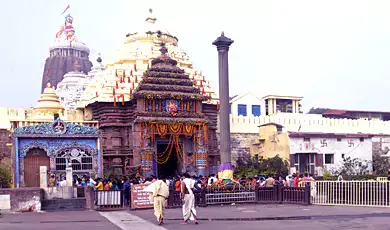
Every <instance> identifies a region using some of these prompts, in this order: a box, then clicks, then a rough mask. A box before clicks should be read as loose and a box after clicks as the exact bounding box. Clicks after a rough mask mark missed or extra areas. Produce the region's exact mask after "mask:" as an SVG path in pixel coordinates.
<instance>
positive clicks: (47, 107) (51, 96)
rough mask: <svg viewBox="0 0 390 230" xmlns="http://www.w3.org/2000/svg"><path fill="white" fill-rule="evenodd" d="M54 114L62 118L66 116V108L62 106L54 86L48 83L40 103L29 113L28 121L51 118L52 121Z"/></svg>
mask: <svg viewBox="0 0 390 230" xmlns="http://www.w3.org/2000/svg"><path fill="white" fill-rule="evenodd" d="M54 114H58V115H59V116H60V117H62V116H63V115H64V107H63V106H62V105H61V103H60V100H59V99H58V96H57V95H56V93H55V91H54V88H53V86H52V85H51V84H50V82H48V83H47V84H46V88H45V90H44V91H43V93H42V94H41V98H40V99H39V100H38V103H37V104H36V105H35V106H34V108H32V109H30V110H28V111H27V119H31V120H47V119H48V118H49V120H50V119H51V120H52V119H53V117H54Z"/></svg>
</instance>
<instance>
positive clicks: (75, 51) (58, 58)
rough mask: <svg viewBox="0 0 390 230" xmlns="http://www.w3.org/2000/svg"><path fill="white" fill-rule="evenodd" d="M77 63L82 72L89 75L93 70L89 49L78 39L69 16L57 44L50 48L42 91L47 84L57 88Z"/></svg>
mask: <svg viewBox="0 0 390 230" xmlns="http://www.w3.org/2000/svg"><path fill="white" fill-rule="evenodd" d="M76 61H77V63H78V65H79V66H80V69H79V71H80V72H82V73H85V74H87V73H88V72H89V71H90V70H91V67H92V63H91V62H90V61H89V48H88V47H87V46H86V45H85V44H84V43H82V42H81V41H79V40H78V39H77V38H76V36H75V30H74V27H73V18H72V16H70V14H68V15H67V16H66V17H65V23H64V24H63V25H61V27H60V29H59V31H58V32H57V34H56V40H55V43H54V44H53V45H52V46H50V57H48V58H47V59H46V62H45V69H44V71H43V76H42V90H41V91H42V92H43V91H44V89H45V88H46V84H47V82H50V83H51V85H52V86H54V87H57V84H58V83H59V82H61V80H62V79H63V77H64V75H65V74H66V73H68V72H70V71H73V67H74V63H75V62H76Z"/></svg>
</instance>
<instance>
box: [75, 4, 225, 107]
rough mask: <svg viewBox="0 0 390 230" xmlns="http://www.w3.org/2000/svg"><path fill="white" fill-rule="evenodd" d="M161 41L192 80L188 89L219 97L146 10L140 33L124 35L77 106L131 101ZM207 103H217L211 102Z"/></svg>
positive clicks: (154, 57) (211, 96)
mask: <svg viewBox="0 0 390 230" xmlns="http://www.w3.org/2000/svg"><path fill="white" fill-rule="evenodd" d="M161 42H164V43H165V47H166V48H167V53H166V56H169V57H170V58H171V59H172V60H173V61H176V63H177V65H175V66H176V67H177V68H181V69H182V70H183V73H181V74H188V75H189V78H190V80H191V81H192V82H191V85H190V86H192V85H194V84H195V85H196V86H197V88H199V91H200V92H201V93H203V94H204V95H205V96H209V97H210V98H213V99H216V98H218V97H217V95H216V94H215V91H214V90H213V88H212V87H211V83H210V81H208V80H207V79H206V77H205V76H204V75H203V74H202V72H201V71H199V70H197V69H195V68H194V67H193V64H192V61H191V60H190V58H189V56H188V55H187V53H185V52H184V50H183V49H181V48H180V47H178V45H177V43H178V39H177V38H176V37H175V36H173V35H171V34H170V33H169V32H168V31H167V30H166V29H164V28H163V27H162V26H160V25H159V24H158V20H157V18H156V17H155V16H154V15H153V11H152V10H149V15H148V16H147V17H146V19H145V22H144V24H143V27H142V28H141V29H140V30H139V32H135V33H129V34H127V35H126V39H125V42H124V44H123V45H122V46H121V48H120V49H119V50H117V51H116V52H114V55H113V57H112V58H111V60H108V64H107V66H106V69H105V70H104V74H103V76H102V77H99V78H94V79H93V80H92V81H91V82H90V84H89V85H88V87H87V89H86V90H85V92H84V93H83V95H82V96H81V100H80V103H79V106H80V107H84V106H87V105H88V104H92V103H93V102H114V101H115V102H122V101H129V100H131V99H132V93H133V92H134V90H135V89H136V88H137V86H138V83H139V82H140V81H141V80H142V79H143V77H144V72H145V71H146V70H148V67H149V66H151V62H152V60H153V59H156V58H157V57H158V56H159V55H160V54H161V53H160V51H159V50H160V48H161V46H160V44H161ZM160 80H164V81H166V79H160ZM187 84H188V83H187ZM208 102H212V103H216V101H211V100H210V101H208Z"/></svg>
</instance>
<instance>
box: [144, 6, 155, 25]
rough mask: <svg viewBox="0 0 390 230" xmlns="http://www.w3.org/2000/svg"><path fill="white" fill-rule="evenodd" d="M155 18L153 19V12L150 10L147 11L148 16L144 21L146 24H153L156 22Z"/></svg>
mask: <svg viewBox="0 0 390 230" xmlns="http://www.w3.org/2000/svg"><path fill="white" fill-rule="evenodd" d="M156 20H157V19H156V17H154V15H153V10H152V9H149V16H148V17H147V18H146V19H145V21H146V22H147V23H153V24H154V23H155V22H156Z"/></svg>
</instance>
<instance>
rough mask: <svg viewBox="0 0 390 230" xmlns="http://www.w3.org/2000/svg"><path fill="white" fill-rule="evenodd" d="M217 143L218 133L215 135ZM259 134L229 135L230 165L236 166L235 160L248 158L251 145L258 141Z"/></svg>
mask: <svg viewBox="0 0 390 230" xmlns="http://www.w3.org/2000/svg"><path fill="white" fill-rule="evenodd" d="M217 137H218V143H219V133H217ZM258 137H259V134H254V133H231V134H230V142H231V154H232V163H233V164H236V162H237V160H238V159H240V158H247V157H249V156H250V152H251V148H252V143H254V142H255V141H256V139H258Z"/></svg>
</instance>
